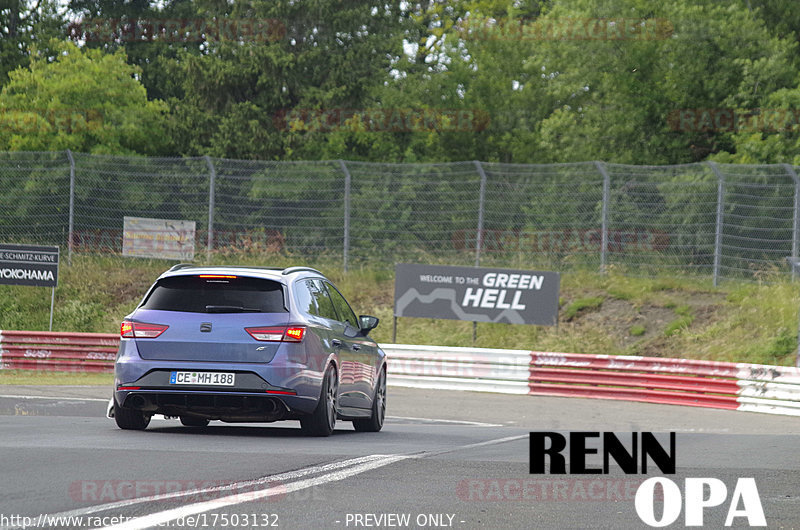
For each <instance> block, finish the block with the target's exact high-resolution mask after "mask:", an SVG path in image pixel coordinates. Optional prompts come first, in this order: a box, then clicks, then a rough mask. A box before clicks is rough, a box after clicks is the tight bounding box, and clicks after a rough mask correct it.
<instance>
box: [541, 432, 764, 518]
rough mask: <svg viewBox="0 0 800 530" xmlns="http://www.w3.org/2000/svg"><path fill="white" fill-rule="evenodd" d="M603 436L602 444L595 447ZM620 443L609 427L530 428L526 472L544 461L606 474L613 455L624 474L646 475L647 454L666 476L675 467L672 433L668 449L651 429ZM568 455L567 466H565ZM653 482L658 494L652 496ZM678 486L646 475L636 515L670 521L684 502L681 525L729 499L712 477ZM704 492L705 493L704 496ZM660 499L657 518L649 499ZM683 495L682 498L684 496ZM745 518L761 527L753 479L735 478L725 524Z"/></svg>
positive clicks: (554, 469)
mask: <svg viewBox="0 0 800 530" xmlns="http://www.w3.org/2000/svg"><path fill="white" fill-rule="evenodd" d="M600 441H602V446H601V447H597V444H598V442H600ZM628 445H629V447H630V450H628V448H627V447H626V444H624V443H623V442H622V440H620V439H619V438H617V436H616V435H615V434H614V433H613V432H602V433H601V432H570V433H569V449H568V450H567V437H566V436H564V435H563V434H561V433H558V432H531V433H530V473H531V474H545V473H547V472H548V471H546V467H545V464H546V463H548V461H549V464H550V469H549V473H550V474H554V475H566V474H568V473H569V474H572V475H583V474H590V475H591V474H604V475H607V474H609V468H610V463H611V460H613V461H614V462H615V463H616V464H617V465H618V466H619V468H620V469H621V470H622V471H623V472H624V473H625V474H626V475H633V474H643V475H644V474H647V472H648V467H647V466H648V459H649V460H650V461H652V463H653V464H655V466H656V467H657V468H658V469H659V471H661V473H663V474H665V475H674V474H675V468H676V448H675V433H674V432H671V433H669V449H665V448H664V447H663V446H662V445H661V443H659V441H658V439H657V438H656V436H655V435H654V434H653V433H651V432H641V433H636V432H634V433H631V440H630V444H628ZM589 455H598V456H599V455H602V467H591V465H590V464H589V463H588V462H587V457H588V456H589ZM567 458H569V471H567ZM656 486H660V487H661V491H662V492H663V495H657V492H656ZM683 493H684V494H683V495H682V494H681V489H680V487H679V486H678V485H677V484H676V483H675V482H674V481H672V480H670V479H668V478H666V477H651V478H649V479H647V480H645V481H644V482H643V483H642V484H641V485H640V486H639V488H638V489H637V491H636V497H635V499H634V504H635V507H636V514H637V515H638V516H639V519H641V520H642V522H644V523H645V524H647V525H649V526H652V527H663V526H669V525H671V524H673V523H674V522H675V521H677V520H678V517H680V515H681V511H682V508H684V507H685V510H683V511H684V518H685V519H684V521H685V524H686V526H702V525H703V514H704V511H705V510H706V509H710V508H714V507H717V506H721V505H722V504H723V503H724V502H725V501H726V500H727V499H728V488H727V487H726V486H725V483H724V482H722V481H721V480H719V479H717V478H686V479H684V488H683ZM706 493H708V495H706ZM657 498H659V499H660V498H663V503H664V505H663V510H661V516H660V517H657V515H656V509H655V506H654V504H655V503H654V501H655V500H656V499H657ZM684 499H685V500H684ZM737 519H745V520H746V522H747V524H748V525H750V526H766V525H767V523H766V518H765V517H764V508H763V507H762V505H761V498H760V497H759V495H758V488H757V487H756V482H755V479H753V478H739V479H737V482H736V486H735V488H734V490H733V493H732V494H731V498H730V503H729V505H728V513H727V516H726V517H725V526H726V527H728V526H731V525H733V523H734V522H741V521H737Z"/></svg>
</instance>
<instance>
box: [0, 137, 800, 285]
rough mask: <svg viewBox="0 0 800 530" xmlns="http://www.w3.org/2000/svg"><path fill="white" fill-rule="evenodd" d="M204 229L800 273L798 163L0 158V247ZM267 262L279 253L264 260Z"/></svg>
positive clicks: (232, 240) (477, 259)
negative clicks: (131, 225) (156, 225)
mask: <svg viewBox="0 0 800 530" xmlns="http://www.w3.org/2000/svg"><path fill="white" fill-rule="evenodd" d="M125 216H135V217H150V218H159V219H184V220H191V221H195V222H196V226H197V237H196V250H197V251H198V252H201V253H202V252H206V253H207V254H208V256H211V255H212V253H214V252H239V251H251V252H260V253H264V254H265V255H268V254H270V253H286V254H290V255H293V256H297V257H298V259H307V258H312V257H319V256H330V257H333V258H335V259H341V261H342V264H343V267H344V268H345V269H346V268H347V267H348V266H349V265H351V264H353V263H359V262H364V261H383V262H399V261H414V262H428V263H450V264H454V265H473V264H474V265H479V264H485V265H495V266H515V267H518V266H522V267H529V268H549V269H554V270H564V269H569V268H574V267H589V268H596V269H598V270H606V269H608V268H609V267H613V268H615V269H617V270H620V271H622V272H623V273H626V274H631V275H653V274H667V275H686V274H690V275H695V276H700V277H710V278H712V279H713V281H714V283H715V284H716V283H717V282H718V281H719V280H720V279H724V278H737V279H763V278H766V277H768V276H774V275H779V276H780V275H793V274H794V271H793V268H792V266H791V263H790V262H791V261H792V258H794V259H795V261H796V258H797V257H798V243H799V240H800V235H799V229H798V223H799V220H800V181H799V180H798V177H797V168H796V167H792V166H789V165H761V166H756V165H726V164H714V163H698V164H688V165H676V166H628V165H621V164H606V163H603V162H582V163H573V164H546V165H534V164H502V163H487V162H477V161H476V162H454V163H444V164H381V163H367V162H350V161H341V160H337V161H317V162H268V161H253V160H229V159H218V158H211V157H195V158H144V157H124V156H100V155H87V154H78V153H71V152H69V151H64V152H0V241H2V242H5V243H14V242H16V243H38V244H49V245H60V246H62V247H63V248H64V249H65V250H67V251H68V252H69V255H70V257H71V255H72V253H75V252H93V253H97V252H120V251H121V250H122V229H123V217H125ZM266 259H268V258H266Z"/></svg>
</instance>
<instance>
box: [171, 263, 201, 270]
mask: <svg viewBox="0 0 800 530" xmlns="http://www.w3.org/2000/svg"><path fill="white" fill-rule="evenodd" d="M196 266H197V265H195V264H194V263H178V264H177V265H173V266H172V267H170V269H169V270H171V271H178V270H181V269H187V268H189V267H196Z"/></svg>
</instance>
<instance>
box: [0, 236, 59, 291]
mask: <svg viewBox="0 0 800 530" xmlns="http://www.w3.org/2000/svg"><path fill="white" fill-rule="evenodd" d="M0 285H33V286H37V287H57V286H58V247H49V246H48V247H42V246H35V245H8V244H0Z"/></svg>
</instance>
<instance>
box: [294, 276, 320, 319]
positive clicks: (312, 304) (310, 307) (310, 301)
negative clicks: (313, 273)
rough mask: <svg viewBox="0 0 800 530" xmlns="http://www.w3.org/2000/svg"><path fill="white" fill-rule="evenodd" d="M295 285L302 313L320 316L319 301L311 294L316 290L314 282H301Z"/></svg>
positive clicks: (295, 295) (298, 305) (296, 297)
mask: <svg viewBox="0 0 800 530" xmlns="http://www.w3.org/2000/svg"><path fill="white" fill-rule="evenodd" d="M294 285H295V289H294V297H295V300H296V301H297V307H298V309H299V310H300V312H301V313H305V314H307V315H319V309H318V307H317V300H316V298H314V295H313V294H312V292H311V290H312V289H313V288H314V287H313V282H311V281H310V280H301V281H299V282H296V283H295V284H294Z"/></svg>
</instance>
